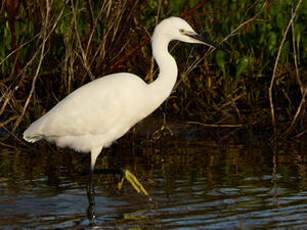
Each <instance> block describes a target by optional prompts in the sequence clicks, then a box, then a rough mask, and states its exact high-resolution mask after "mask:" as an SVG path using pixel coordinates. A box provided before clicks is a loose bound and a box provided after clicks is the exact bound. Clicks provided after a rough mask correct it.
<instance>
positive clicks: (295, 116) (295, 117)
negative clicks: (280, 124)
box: [284, 88, 307, 136]
mask: <svg viewBox="0 0 307 230" xmlns="http://www.w3.org/2000/svg"><path fill="white" fill-rule="evenodd" d="M306 94H307V88H305V90H304V93H303V95H302V100H301V102H300V105H299V106H298V108H297V110H296V113H295V115H294V117H293V120H292V122H291V124H290V126H289V128H288V129H287V130H286V131H285V132H284V135H285V136H287V135H289V134H290V132H291V131H292V130H293V127H294V125H295V122H296V120H297V118H298V116H299V114H300V113H301V110H302V107H303V105H304V104H305V97H306Z"/></svg>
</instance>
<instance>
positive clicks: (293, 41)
mask: <svg viewBox="0 0 307 230" xmlns="http://www.w3.org/2000/svg"><path fill="white" fill-rule="evenodd" d="M292 16H293V9H292ZM291 31H292V47H293V58H294V65H295V74H296V80H297V83H298V85H299V87H300V90H301V94H302V95H303V93H304V86H303V83H302V81H301V78H300V74H299V71H298V65H297V54H296V47H295V31H294V23H292V24H291Z"/></svg>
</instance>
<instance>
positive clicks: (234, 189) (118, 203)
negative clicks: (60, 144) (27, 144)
mask: <svg viewBox="0 0 307 230" xmlns="http://www.w3.org/2000/svg"><path fill="white" fill-rule="evenodd" d="M38 147H39V148H38V149H39V150H36V149H30V150H29V149H22V150H21V149H2V150H0V210H1V215H0V228H4V229H20V228H35V229H46V228H48V229H50V228H51V229H53V228H61V229H63V228H64V229H65V228H67V229H74V228H88V227H93V226H95V227H96V226H97V227H105V228H107V229H129V228H132V229H133V228H135V229H137V228H139V229H191V228H192V229H193V228H200V229H256V228H258V229H307V192H306V191H307V177H306V173H307V167H306V165H307V164H306V162H307V153H306V152H307V146H306V142H304V141H302V142H300V143H277V144H276V146H271V145H267V144H265V143H261V142H257V143H251V144H244V145H242V144H227V145H222V144H214V143H212V142H209V143H208V142H204V141H202V140H199V139H195V138H194V137H193V138H191V136H189V140H188V141H186V140H185V139H184V138H182V139H181V140H178V139H174V138H169V139H167V138H164V140H163V141H161V142H155V143H152V142H150V141H148V142H143V143H142V144H136V145H135V146H133V147H134V148H135V151H131V150H130V149H129V148H128V147H127V145H125V143H123V144H121V145H119V149H118V150H117V151H116V152H112V153H106V157H105V158H99V160H98V162H97V168H98V171H99V168H122V167H129V168H130V169H131V171H133V172H134V173H136V174H137V177H138V178H139V179H140V181H141V182H142V183H143V184H144V185H145V187H146V189H148V190H149V191H148V192H149V193H150V195H151V197H152V200H153V202H149V201H148V199H147V198H145V197H143V196H140V195H138V194H136V192H135V191H134V190H133V188H132V187H131V186H130V185H129V186H124V190H123V191H119V190H118V189H117V184H118V182H119V181H120V179H121V176H120V175H119V174H118V173H116V172H113V173H112V172H111V173H97V174H96V173H95V176H90V179H89V175H88V174H85V175H84V174H82V173H81V172H83V170H84V171H87V169H88V167H87V166H88V163H84V159H85V158H86V157H87V156H83V155H80V154H76V153H74V152H70V151H67V150H63V151H62V150H60V151H59V150H53V148H50V147H49V145H44V144H41V145H38ZM44 148H46V149H44ZM86 159H87V158H86ZM93 184H95V189H94V187H93Z"/></svg>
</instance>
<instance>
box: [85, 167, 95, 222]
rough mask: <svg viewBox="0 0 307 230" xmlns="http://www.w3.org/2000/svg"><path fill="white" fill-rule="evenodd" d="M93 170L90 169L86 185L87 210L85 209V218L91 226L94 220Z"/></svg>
mask: <svg viewBox="0 0 307 230" xmlns="http://www.w3.org/2000/svg"><path fill="white" fill-rule="evenodd" d="M93 173H94V172H93V170H92V169H90V173H89V178H88V184H87V199H88V208H87V218H88V220H89V221H90V223H92V224H93V222H94V219H95V210H94V209H95V190H94V186H93Z"/></svg>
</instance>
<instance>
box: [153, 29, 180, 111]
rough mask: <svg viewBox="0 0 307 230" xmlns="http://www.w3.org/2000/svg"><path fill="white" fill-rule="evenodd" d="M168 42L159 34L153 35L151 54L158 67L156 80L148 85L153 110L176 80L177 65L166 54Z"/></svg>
mask: <svg viewBox="0 0 307 230" xmlns="http://www.w3.org/2000/svg"><path fill="white" fill-rule="evenodd" d="M169 42H170V40H169V39H168V38H166V37H165V36H161V35H160V34H159V33H154V34H153V38H152V53H153V57H154V58H155V60H156V62H157V64H158V66H159V75H158V77H157V79H156V80H155V81H154V82H152V83H151V84H149V85H148V86H149V89H150V90H149V91H150V97H151V98H150V100H151V101H152V105H153V107H155V108H153V110H155V109H156V108H157V107H159V106H160V105H161V104H162V102H163V101H165V99H166V98H167V97H168V96H169V95H170V94H171V92H172V89H173V87H174V85H175V83H176V80H177V74H178V70H177V65H176V61H175V59H174V58H173V57H172V56H171V55H170V53H169V52H168V44H169Z"/></svg>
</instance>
